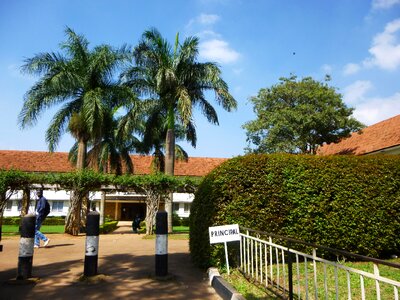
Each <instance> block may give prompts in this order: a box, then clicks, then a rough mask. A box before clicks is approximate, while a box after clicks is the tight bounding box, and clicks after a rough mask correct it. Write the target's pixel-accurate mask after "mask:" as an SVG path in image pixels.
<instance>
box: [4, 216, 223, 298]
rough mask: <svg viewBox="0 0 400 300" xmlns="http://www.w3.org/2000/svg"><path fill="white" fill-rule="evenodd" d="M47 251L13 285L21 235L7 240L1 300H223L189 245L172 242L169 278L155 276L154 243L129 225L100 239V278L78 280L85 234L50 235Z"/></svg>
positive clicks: (41, 250) (36, 256)
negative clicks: (23, 279)
mask: <svg viewBox="0 0 400 300" xmlns="http://www.w3.org/2000/svg"><path fill="white" fill-rule="evenodd" d="M48 237H49V238H50V239H51V241H50V243H49V246H48V247H47V248H39V249H35V251H34V257H33V268H32V277H33V278H32V279H33V280H31V281H29V282H20V281H17V280H15V278H16V275H17V266H18V251H19V240H20V238H19V237H18V236H15V237H4V236H3V240H2V241H1V244H2V245H3V251H2V252H0V299H4V300H13V299H16V300H18V299H41V300H43V299H52V300H53V299H74V298H75V299H77V300H78V299H96V300H98V299H185V300H186V299H210V300H220V299H221V298H220V296H218V294H217V293H216V291H215V290H214V289H213V288H212V287H210V286H209V284H208V276H207V274H206V272H205V271H203V270H200V269H198V268H196V267H195V266H194V265H193V264H192V262H191V260H190V255H189V242H188V240H173V239H169V241H168V273H169V276H168V277H167V278H165V279H159V278H156V277H155V240H154V239H143V235H138V234H134V233H132V231H131V228H130V223H128V222H127V223H120V227H119V229H118V230H117V231H116V232H114V233H112V234H107V235H100V238H99V259H98V273H99V276H96V277H94V278H91V280H89V281H79V278H80V277H81V275H82V273H83V266H84V255H85V240H86V236H85V235H79V236H70V235H67V234H49V235H48Z"/></svg>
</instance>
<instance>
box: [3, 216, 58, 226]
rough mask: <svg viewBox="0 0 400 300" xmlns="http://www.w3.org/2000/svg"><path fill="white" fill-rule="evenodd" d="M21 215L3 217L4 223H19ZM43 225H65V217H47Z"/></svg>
mask: <svg viewBox="0 0 400 300" xmlns="http://www.w3.org/2000/svg"><path fill="white" fill-rule="evenodd" d="M20 222H21V217H3V225H19V224H20ZM42 225H65V217H47V218H46V219H45V220H44V222H43V224H42Z"/></svg>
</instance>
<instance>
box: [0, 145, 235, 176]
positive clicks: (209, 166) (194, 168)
mask: <svg viewBox="0 0 400 300" xmlns="http://www.w3.org/2000/svg"><path fill="white" fill-rule="evenodd" d="M131 158H132V161H133V166H134V173H135V174H150V171H151V161H152V159H153V158H152V157H151V156H144V155H131ZM226 160H227V159H226V158H208V157H190V158H189V160H188V161H187V162H182V161H176V162H175V175H177V176H204V175H207V174H208V173H209V172H210V171H211V170H213V169H214V168H215V167H217V166H219V165H220V164H222V163H223V162H224V161H226ZM0 169H5V170H10V169H14V170H21V171H26V172H70V171H73V170H74V169H75V168H74V166H73V165H71V163H70V162H69V161H68V153H66V152H53V153H50V152H39V151H15V150H0Z"/></svg>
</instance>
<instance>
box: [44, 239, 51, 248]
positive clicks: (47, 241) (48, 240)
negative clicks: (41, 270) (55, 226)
mask: <svg viewBox="0 0 400 300" xmlns="http://www.w3.org/2000/svg"><path fill="white" fill-rule="evenodd" d="M49 243H50V239H47V240H46V241H44V244H43V246H44V247H47V245H48V244H49Z"/></svg>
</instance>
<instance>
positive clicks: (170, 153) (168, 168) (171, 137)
mask: <svg viewBox="0 0 400 300" xmlns="http://www.w3.org/2000/svg"><path fill="white" fill-rule="evenodd" d="M165 148H166V149H165V174H167V175H171V176H174V169H175V132H174V129H168V131H167V137H166V141H165ZM172 197H173V194H172V193H170V194H169V195H168V196H167V197H166V199H165V211H166V212H167V216H168V217H167V218H168V233H172Z"/></svg>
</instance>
